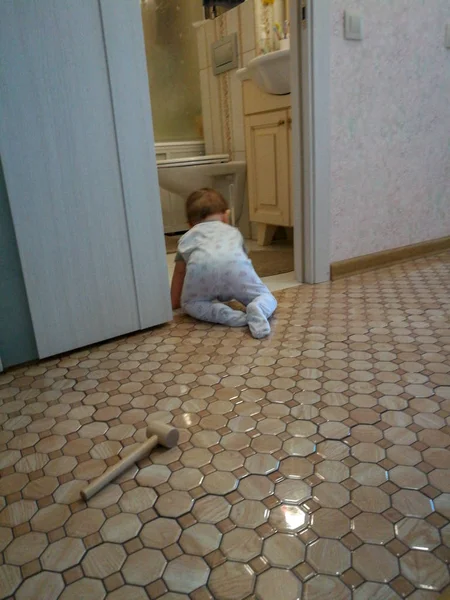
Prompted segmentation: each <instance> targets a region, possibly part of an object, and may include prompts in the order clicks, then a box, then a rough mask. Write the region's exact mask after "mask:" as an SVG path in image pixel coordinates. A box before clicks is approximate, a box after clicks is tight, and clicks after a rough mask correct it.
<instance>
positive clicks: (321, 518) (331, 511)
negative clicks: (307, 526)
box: [311, 508, 350, 539]
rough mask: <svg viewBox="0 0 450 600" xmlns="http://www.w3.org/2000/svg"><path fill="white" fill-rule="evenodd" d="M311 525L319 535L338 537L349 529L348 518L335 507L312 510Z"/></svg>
mask: <svg viewBox="0 0 450 600" xmlns="http://www.w3.org/2000/svg"><path fill="white" fill-rule="evenodd" d="M311 525H312V528H313V529H314V531H315V532H316V533H317V534H318V535H319V536H320V537H328V538H336V539H340V538H342V537H343V536H344V535H346V534H347V533H349V531H350V519H349V518H348V517H347V516H346V515H345V514H344V513H343V512H341V511H340V510H337V509H335V508H320V509H319V510H317V511H316V512H314V513H313V515H312V517H311Z"/></svg>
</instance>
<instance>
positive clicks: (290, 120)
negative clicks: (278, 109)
mask: <svg viewBox="0 0 450 600" xmlns="http://www.w3.org/2000/svg"><path fill="white" fill-rule="evenodd" d="M288 125H289V127H290V126H291V125H292V119H291V117H289V119H288Z"/></svg>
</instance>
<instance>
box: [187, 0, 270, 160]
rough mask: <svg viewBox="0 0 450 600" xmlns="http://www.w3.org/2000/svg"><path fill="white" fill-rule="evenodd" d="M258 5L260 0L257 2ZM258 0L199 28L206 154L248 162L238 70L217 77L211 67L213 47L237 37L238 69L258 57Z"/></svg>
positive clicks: (198, 38)
mask: <svg viewBox="0 0 450 600" xmlns="http://www.w3.org/2000/svg"><path fill="white" fill-rule="evenodd" d="M256 1H259V0H256ZM254 11H255V0H246V1H245V2H244V3H243V4H240V5H239V6H237V7H236V8H233V9H231V10H229V11H227V12H226V13H224V14H223V15H221V16H220V17H217V19H214V20H207V21H203V22H202V23H201V24H200V25H199V27H198V28H197V45H198V58H199V67H200V90H201V101H202V114H203V132H204V138H205V151H206V154H221V153H227V154H229V155H230V156H231V157H232V159H233V160H245V140H244V109H243V106H242V83H241V82H240V81H239V80H238V78H237V77H236V70H233V71H228V72H227V73H223V74H221V75H218V76H215V75H214V74H213V70H212V66H211V44H212V43H214V42H215V41H217V40H219V39H220V38H222V37H224V36H226V35H230V34H232V33H237V34H238V54H239V67H243V66H245V65H246V64H247V63H248V61H249V60H251V59H252V58H254V57H255V56H256V41H255V40H256V38H255V17H254Z"/></svg>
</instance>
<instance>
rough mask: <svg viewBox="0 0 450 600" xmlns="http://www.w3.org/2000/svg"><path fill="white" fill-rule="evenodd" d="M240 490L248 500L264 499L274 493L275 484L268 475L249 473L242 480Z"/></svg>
mask: <svg viewBox="0 0 450 600" xmlns="http://www.w3.org/2000/svg"><path fill="white" fill-rule="evenodd" d="M297 483H298V482H297ZM238 491H239V493H240V494H242V496H243V497H244V498H246V499H247V500H263V499H264V498H267V496H270V495H271V494H272V493H273V491H274V484H273V483H272V481H270V479H268V478H267V477H263V476H261V475H249V476H248V477H245V478H244V479H242V480H241V481H240V483H239V487H238Z"/></svg>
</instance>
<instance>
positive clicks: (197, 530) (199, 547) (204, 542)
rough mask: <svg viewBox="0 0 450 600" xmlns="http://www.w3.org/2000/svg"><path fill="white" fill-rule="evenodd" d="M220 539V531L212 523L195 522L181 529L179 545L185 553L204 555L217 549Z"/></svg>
mask: <svg viewBox="0 0 450 600" xmlns="http://www.w3.org/2000/svg"><path fill="white" fill-rule="evenodd" d="M220 539H221V533H220V532H219V530H218V529H217V528H216V527H215V526H214V525H208V524H206V523H197V524H196V525H193V526H192V527H188V528H187V529H185V530H184V531H183V533H182V534H181V537H180V546H181V548H182V549H183V550H184V552H186V554H194V555H198V556H206V555H207V554H209V553H210V552H213V551H214V550H217V548H218V547H219V544H220Z"/></svg>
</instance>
